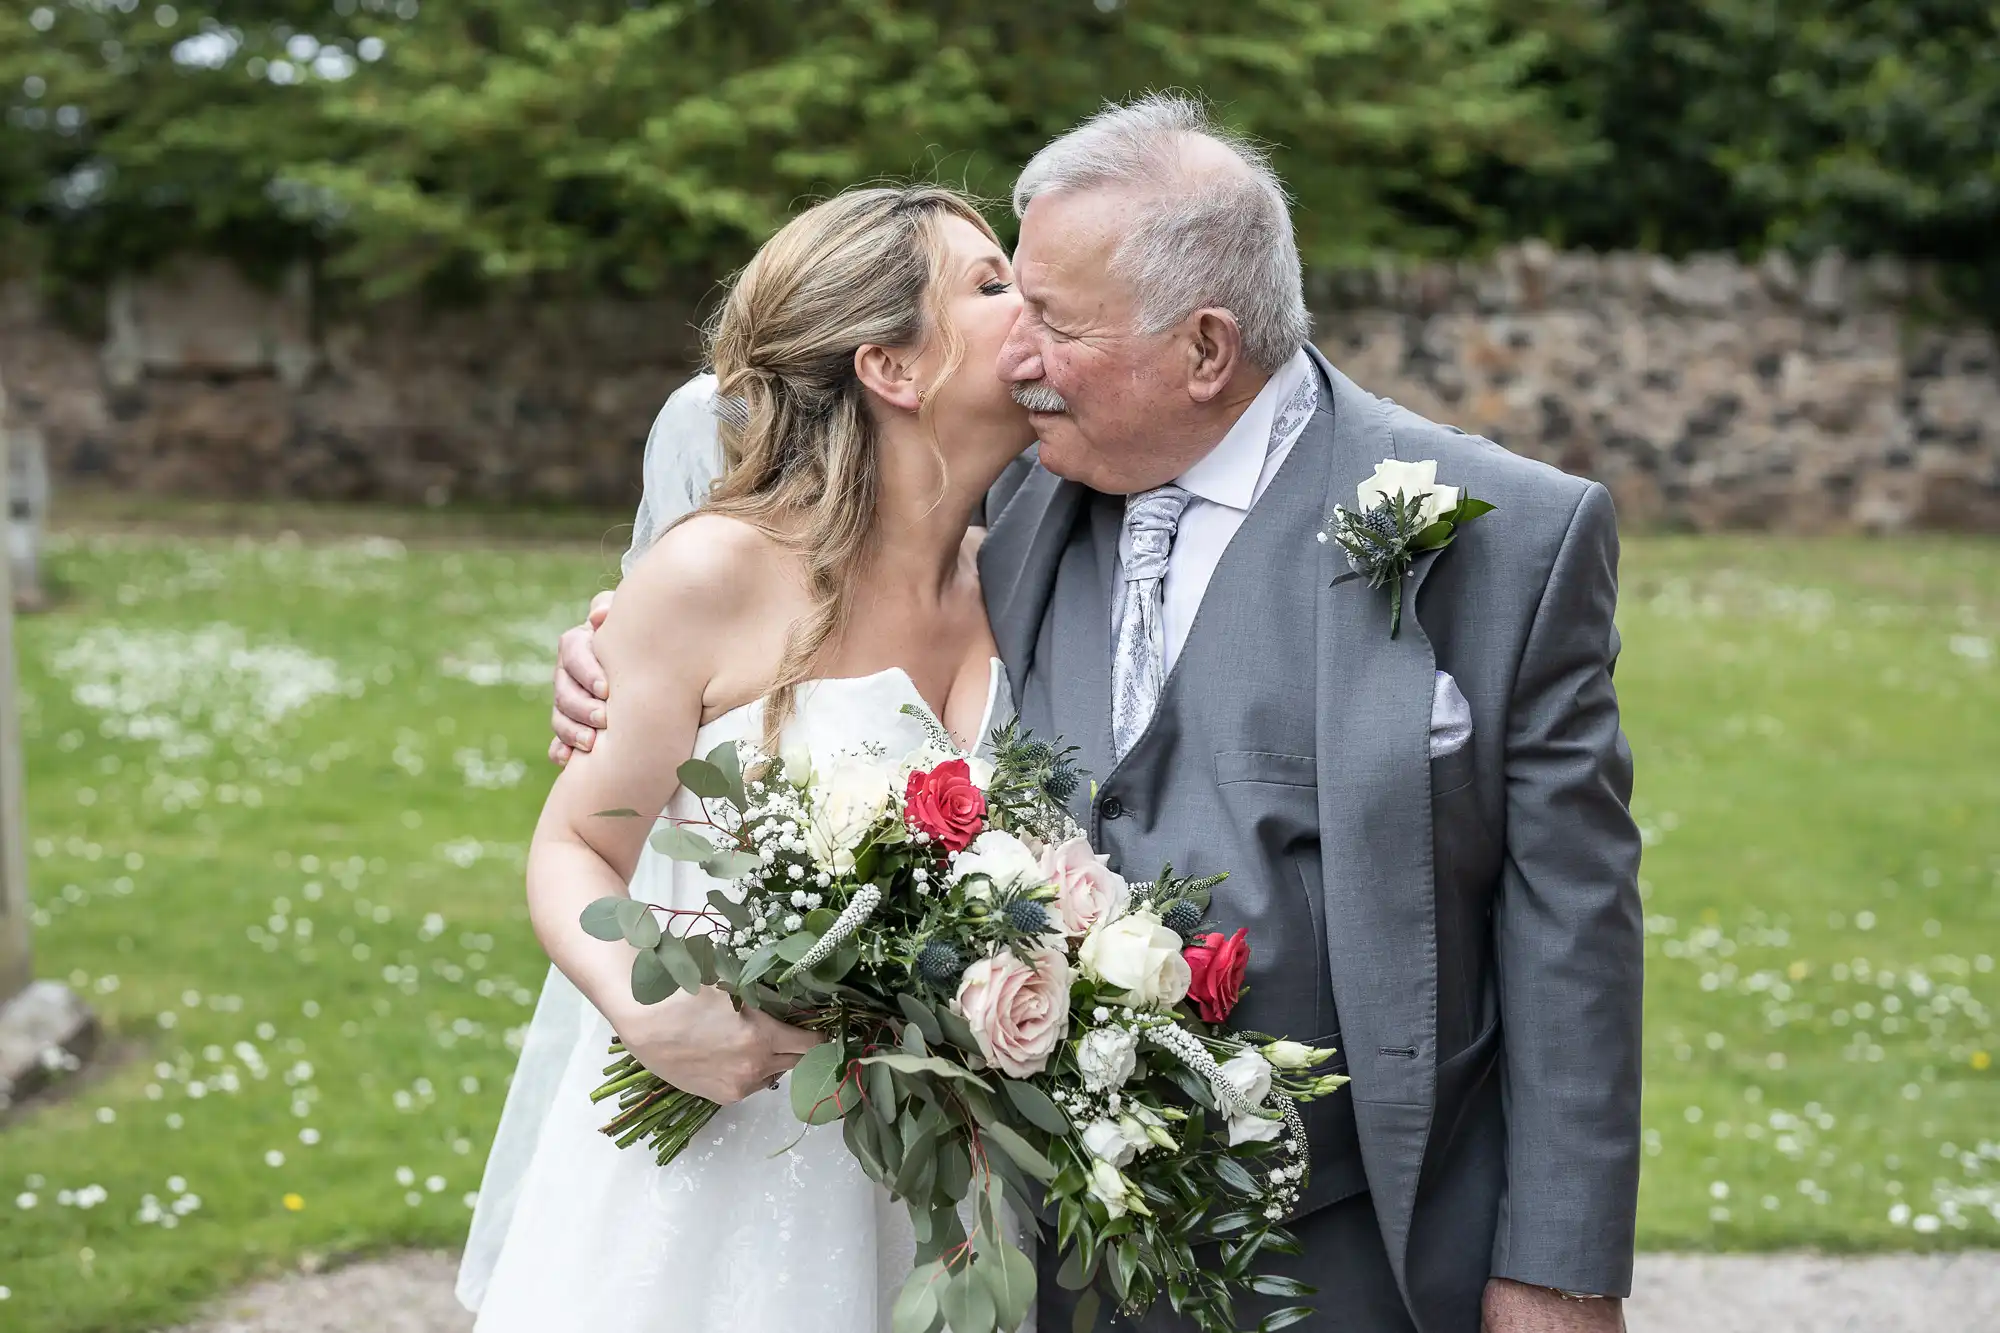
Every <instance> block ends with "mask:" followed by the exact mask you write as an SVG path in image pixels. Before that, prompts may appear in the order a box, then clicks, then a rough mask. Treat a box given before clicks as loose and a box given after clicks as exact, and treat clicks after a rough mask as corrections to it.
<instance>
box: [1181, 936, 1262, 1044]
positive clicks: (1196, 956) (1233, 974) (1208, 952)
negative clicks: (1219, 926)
mask: <svg viewBox="0 0 2000 1333" xmlns="http://www.w3.org/2000/svg"><path fill="white" fill-rule="evenodd" d="M1181 957H1183V958H1185V959H1187V965H1188V971H1189V972H1191V973H1193V974H1194V980H1193V981H1191V982H1190V983H1188V993H1187V997H1188V999H1189V1000H1191V1001H1193V1003H1194V1011H1195V1012H1196V1013H1197V1014H1200V1015H1201V1021H1202V1022H1204V1023H1223V1022H1227V1021H1228V1019H1229V1011H1230V1010H1232V1009H1234V1008H1235V1007H1236V1001H1237V1000H1238V999H1239V998H1241V996H1242V994H1243V971H1244V969H1245V968H1247V967H1248V966H1249V965H1250V932H1249V931H1247V930H1239V931H1237V932H1236V933H1235V934H1234V935H1231V936H1230V937H1229V938H1227V939H1224V938H1223V937H1222V934H1221V932H1219V931H1218V932H1217V933H1215V934H1213V935H1202V936H1198V937H1197V938H1196V939H1195V942H1194V943H1193V944H1190V945H1188V947H1187V948H1185V949H1183V950H1181Z"/></svg>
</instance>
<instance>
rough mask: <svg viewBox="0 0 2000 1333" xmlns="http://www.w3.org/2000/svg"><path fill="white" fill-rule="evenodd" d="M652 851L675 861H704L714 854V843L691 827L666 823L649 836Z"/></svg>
mask: <svg viewBox="0 0 2000 1333" xmlns="http://www.w3.org/2000/svg"><path fill="white" fill-rule="evenodd" d="M647 841H649V842H650V843H651V844H652V848H653V850H654V851H656V852H658V853H659V854H660V855H661V856H665V857H670V858H671V859H673V860H675V861H694V862H696V863H699V862H702V861H706V860H708V859H709V858H710V857H712V856H714V855H715V844H714V843H712V842H710V841H709V840H708V839H707V838H704V837H702V836H701V835H700V834H699V833H696V832H694V831H693V830H691V829H684V828H682V827H681V826H680V825H678V824H667V825H665V826H663V827H661V828H656V829H654V830H653V836H652V837H651V838H649V839H648V840H647Z"/></svg>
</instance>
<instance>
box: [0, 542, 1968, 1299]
mask: <svg viewBox="0 0 2000 1333" xmlns="http://www.w3.org/2000/svg"><path fill="white" fill-rule="evenodd" d="M395 530H396V531H399V532H401V533H403V535H404V536H406V537H408V538H409V544H408V545H404V544H401V543H399V542H397V541H394V540H385V539H380V538H375V539H367V538H361V537H358V536H355V535H353V533H352V531H351V530H349V531H348V532H346V533H342V532H338V531H334V532H327V533H325V534H324V536H323V539H322V540H317V541H314V542H309V543H300V542H298V541H297V540H287V539H285V538H283V537H282V536H274V535H272V534H271V533H269V532H266V531H262V530H260V529H258V528H256V527H255V526H251V527H249V528H247V529H243V530H241V531H242V535H238V536H235V537H230V538H220V539H208V540H191V539H187V538H184V537H176V536H173V535H171V534H169V533H166V532H148V533H147V534H146V535H142V536H130V535H127V536H122V537H121V536H116V535H109V534H102V535H98V534H92V533H89V532H85V533H83V534H81V535H75V536H71V537H67V538H64V539H60V540H58V542H57V543H56V545H55V548H54V549H53V550H52V551H51V552H50V556H49V566H50V569H51V570H52V572H53V574H54V575H55V577H56V579H57V580H58V581H59V583H60V584H61V586H62V594H63V600H62V601H61V603H60V604H59V606H58V608H57V609H56V610H55V611H53V612H50V613H48V614H45V615H41V616H37V617H34V618H31V619H28V620H26V621H24V622H22V623H21V625H20V627H19V638H20V653H21V677H22V686H23V690H24V695H25V698H24V706H25V725H26V735H27V740H28V768H29V780H30V790H29V825H30V834H31V838H32V842H33V846H32V848H31V855H30V870H31V873H32V876H33V889H34V895H35V900H36V912H37V927H38V930H37V945H38V949H39V958H40V969H39V970H40V971H41V973H42V974H43V975H47V976H54V977H59V978H67V979H68V980H69V981H70V983H71V984H72V985H74V986H76V987H77V988H78V989H79V990H81V991H83V992H84V993H85V994H86V995H87V996H88V997H89V998H90V1000H91V1002H92V1003H93V1004H94V1005H95V1006H96V1007H97V1009H98V1011H99V1012H100V1014H102V1015H103V1017H104V1019H105V1020H106V1023H107V1025H108V1027H109V1029H110V1033H111V1036H110V1039H109V1044H110V1046H111V1047H112V1048H113V1049H114V1050H115V1051H116V1052H118V1053H120V1056H121V1058H120V1059H119V1060H118V1061H116V1062H115V1063H112V1064H111V1065H110V1066H109V1067H108V1068H106V1069H104V1070H102V1071H101V1072H91V1073H86V1074H85V1075H83V1076H81V1077H79V1078H78V1079H77V1080H76V1081H75V1082H74V1083H73V1085H72V1086H71V1087H70V1088H69V1090H68V1092H67V1094H66V1095H65V1096H64V1097H63V1098H62V1099H61V1100H58V1101H55V1102H53V1103H50V1104H46V1105H41V1106H37V1107H34V1108H31V1109H30V1110H28V1111H27V1112H26V1113H24V1114H22V1115H19V1116H17V1117H16V1118H15V1119H14V1120H13V1121H12V1122H11V1123H9V1124H8V1125H7V1127H6V1128H5V1130H4V1132H0V1286H4V1287H5V1288H6V1289H7V1292H8V1295H7V1297H6V1299H5V1300H4V1301H0V1326H3V1327H5V1328H7V1329H9V1330H13V1329H20V1330H24V1333H26V1331H32V1333H57V1331H58V1330H65V1331H67V1330H85V1329H93V1330H100V1329H101V1330H127V1329H129V1330H141V1329H146V1328H150V1327H155V1326H158V1325H160V1324H163V1323H165V1322H168V1321H170V1320H171V1319H173V1318H174V1317H175V1316H177V1315H179V1314H181V1313H184V1312H185V1311H186V1309H187V1308H188V1306H189V1304H190V1303H191V1302H192V1301H194V1300H196V1299H198V1298H201V1297H203V1296H207V1295H210V1294H212V1293H214V1292H216V1291H218V1290H220V1289H223V1288H226V1287H228V1286H230V1285H233V1284H235V1283H237V1282H238V1281H240V1280H242V1279H244V1278H246V1277H248V1276H251V1275H253V1274H255V1273H257V1272H259V1271H263V1270H268V1269H272V1268H276V1267H281V1266H285V1265H289V1264H291V1263H294V1262H297V1261H298V1260H299V1259H300V1258H302V1257H303V1256H305V1255H308V1254H317V1255H321V1256H327V1255H335V1254H342V1253H351V1252H355V1251H362V1250H371V1249H380V1248H386V1247H394V1246H401V1245H415V1244H430V1245H445V1246H449V1245H453V1244H455V1243H457V1242H458V1240H459V1239H460V1238H461V1236H462V1234H463V1229H464V1226H465V1223H466V1220H467V1216H468V1212H467V1203H468V1196H469V1194H470V1192H471V1191H472V1190H474V1189H475V1188H476V1187H477V1185H478V1177H479V1172H480V1169H481V1166H482V1164H483V1160H484V1154H485V1149H486V1142H487V1139H488V1136H489V1135H490V1134H491V1132H492V1129H493V1125H494V1122H495V1119H496V1117H497V1115H498V1113H499V1108H500V1099H501V1097H502V1095H503V1091H504V1087H505V1081H506V1078H507V1075H508V1073H509V1071H510V1070H511V1068H512V1064H513V1054H512V1052H511V1050H510V1048H509V1046H508V1042H507V1037H508V1034H509V1032H510V1030H511V1029H514V1028H516V1027H517V1026H518V1025H520V1024H522V1023H524V1022H525V1021H526V1018H527V1015H528V1013H529V1006H530V1005H531V1004H532V1002H533V998H534V994H535V991H536V989H537V987H538V986H539V984H540V978H541V974H542V969H543V967H544V963H543V961H542V958H541V955H540V953H539V951H538V950H537V948H536V946H535V943H534V940H533V938H532V936H531V935H530V934H529V932H528V930H527V926H526V917H525V911H524V909H523V906H522V902H521V895H520V888H519V878H520V870H521V861H522V855H523V852H524V850H525V848H524V844H525V841H526V837H527V834H528V831H529V828H530V827H531V824H532V821H533V818H534V814H535V811H536V810H537V808H538V807H539V804H540V795H541V792H542V790H543V788H544V784H545V782H546V781H547V775H546V772H545V769H544V766H543V760H542V757H541V756H542V751H543V749H544V746H545V742H546V733H545V730H544V727H545V717H546V702H545V700H546V686H545V680H546V672H547V669H548V659H549V654H550V648H551V645H552V643H553V640H554V636H555V634H556V632H557V631H558V630H559V629H560V628H561V627H562V626H563V625H564V624H566V623H568V622H569V621H570V620H571V619H573V618H574V616H575V614H576V611H577V609H578V608H579V607H580V606H581V605H582V604H583V602H584V600H585V599H586V597H587V596H588V595H589V594H590V593H591V592H592V591H594V590H595V589H596V588H598V587H600V586H603V585H604V582H605V580H606V579H607V578H608V577H609V575H610V574H611V572H612V569H613V566H614V561H613V560H612V559H611V558H610V557H608V556H607V555H606V554H605V552H604V550H603V546H602V544H601V543H581V544H577V545H570V546H556V547H533V546H525V545H512V546H501V545H485V546H479V545H437V544H431V545H426V544H425V542H424V538H425V535H426V532H425V529H424V526H423V524H422V523H421V521H419V520H418V519H414V518H413V519H411V520H410V521H409V522H408V523H406V524H405V525H404V526H403V527H400V528H397V529H395ZM1624 608H1625V609H1624V614H1623V615H1622V617H1621V620H1622V624H1623V628H1624V631H1625V659H1624V663H1623V666H1622V668H1621V671H1620V682H1621V685H1622V686H1623V690H1624V697H1625V703H1626V713H1627V726H1628V730H1629V732H1630V734H1631V737H1632V742H1633V747H1634V749H1635V751H1636V752H1637V754H1638V760H1639V765H1640V767H1639V796H1638V802H1637V804H1638V812H1639V814H1640V816H1641V819H1642V821H1643V824H1644V826H1645V828H1646V830H1647V838H1648V841H1649V843H1650V846H1649V848H1648V852H1647V859H1646V864H1645V868H1644V875H1645V882H1644V887H1645V892H1646V895H1647V912H1648V931H1649V936H1648V953H1649V966H1650V974H1649V988H1650V993H1649V1013H1648V1021H1649V1028H1648V1052H1647V1056H1648V1059H1647V1074H1648V1087H1647V1111H1646V1124H1647V1126H1648V1132H1647V1139H1648V1148H1647V1151H1648V1154H1649V1155H1648V1157H1647V1159H1646V1166H1647V1177H1646V1187H1645V1195H1644V1201H1643V1216H1642V1219H1641V1220H1642V1227H1643V1240H1644V1243H1645V1244H1646V1245H1648V1246H1649V1247H1680V1246H1685V1247H1697V1248H1754V1247H1772V1246H1786V1245H1814V1246H1824V1247H1829V1248H1885V1247H1893V1248H1901V1247H1916V1248H1930V1247H1947V1246H1964V1245H1993V1244H1996V1243H2000V1142H1996V1141H1995V1140H1996V1139H2000V1070H1996V1069H1995V1068H1994V1067H1993V1057H1994V1054H1995V1053H1996V1048H2000V1036H1996V1034H1995V1031H1994V1026H1993V1016H1992V1010H1993V1008H1994V1007H1995V1006H1996V1005H2000V978H1996V976H1995V975H1994V962H1993V958H1994V956H1995V955H2000V758H1996V755H2000V545H1996V544H1995V543H1993V542H1978V541H1954V542H1947V541H1912V542H1898V543H1875V542H1853V543H1838V544H1821V543H1780V542H1754V541H1747V540H1734V539H1731V540H1709V541H1693V540H1678V539H1676V540H1665V539H1658V540H1650V541H1634V542H1632V543H1630V545H1629V547H1628V550H1627V555H1626V572H1625V596H1624Z"/></svg>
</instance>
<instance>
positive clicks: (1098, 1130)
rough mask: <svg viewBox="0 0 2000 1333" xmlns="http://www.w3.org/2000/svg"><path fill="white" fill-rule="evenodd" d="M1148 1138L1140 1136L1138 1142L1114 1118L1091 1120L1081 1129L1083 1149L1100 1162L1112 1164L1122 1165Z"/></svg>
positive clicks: (1129, 1159) (1130, 1158)
mask: <svg viewBox="0 0 2000 1333" xmlns="http://www.w3.org/2000/svg"><path fill="white" fill-rule="evenodd" d="M1147 1142H1148V1140H1146V1139H1145V1138H1143V1137H1142V1138H1141V1139H1140V1140H1139V1142H1138V1143H1134V1142H1133V1141H1132V1136H1131V1135H1130V1134H1127V1133H1126V1132H1125V1127H1124V1126H1123V1125H1120V1124H1119V1123H1118V1122H1117V1121H1116V1120H1093V1121H1091V1122H1090V1123H1089V1124H1088V1125H1085V1126H1084V1129H1083V1149H1084V1151H1085V1152H1087V1153H1089V1154H1090V1155H1091V1156H1092V1157H1095V1158H1096V1159H1097V1160H1098V1161H1100V1162H1108V1163H1110V1164H1111V1165H1112V1166H1123V1165H1125V1163H1127V1162H1129V1161H1131V1160H1132V1157H1133V1154H1135V1153H1137V1152H1138V1151H1139V1147H1140V1144H1144V1143H1147Z"/></svg>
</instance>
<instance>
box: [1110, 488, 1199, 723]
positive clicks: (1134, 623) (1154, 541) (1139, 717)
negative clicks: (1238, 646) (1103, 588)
mask: <svg viewBox="0 0 2000 1333" xmlns="http://www.w3.org/2000/svg"><path fill="white" fill-rule="evenodd" d="M1190 498H1191V497H1190V496H1189V495H1188V493H1187V492H1186V491H1184V490H1182V489H1181V488H1180V487H1178V486H1161V487H1159V488H1158V489H1156V490H1150V491H1145V492H1142V493H1140V494H1138V495H1130V496H1127V497H1126V498H1125V532H1126V535H1127V536H1128V537H1129V538H1130V545H1131V555H1130V557H1129V558H1128V559H1127V560H1126V562H1125V595H1124V597H1123V598H1121V599H1120V607H1119V612H1118V640H1117V642H1116V643H1115V644H1114V645H1113V647H1112V653H1111V751H1112V757H1113V760H1114V761H1116V760H1119V759H1123V758H1124V757H1125V753H1126V751H1128V750H1130V749H1131V748H1132V745H1133V743H1134V742H1136V741H1137V740H1138V739H1139V735H1140V733H1141V732H1143V731H1145V729H1146V724H1147V723H1148V722H1151V721H1152V720H1153V710H1154V709H1156V708H1158V707H1159V704H1160V689H1161V687H1162V686H1163V685H1164V684H1165V680H1166V667H1165V662H1166V643H1165V639H1164V637H1163V636H1162V634H1161V631H1160V581H1161V580H1162V579H1164V578H1165V577H1166V574H1167V557H1168V555H1169V554H1171V553H1172V551H1173V549H1174V533H1175V531H1176V530H1178V529H1179V527H1180V524H1181V512H1182V511H1183V510H1185V509H1186V508H1187V506H1188V500H1189V499H1190Z"/></svg>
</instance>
